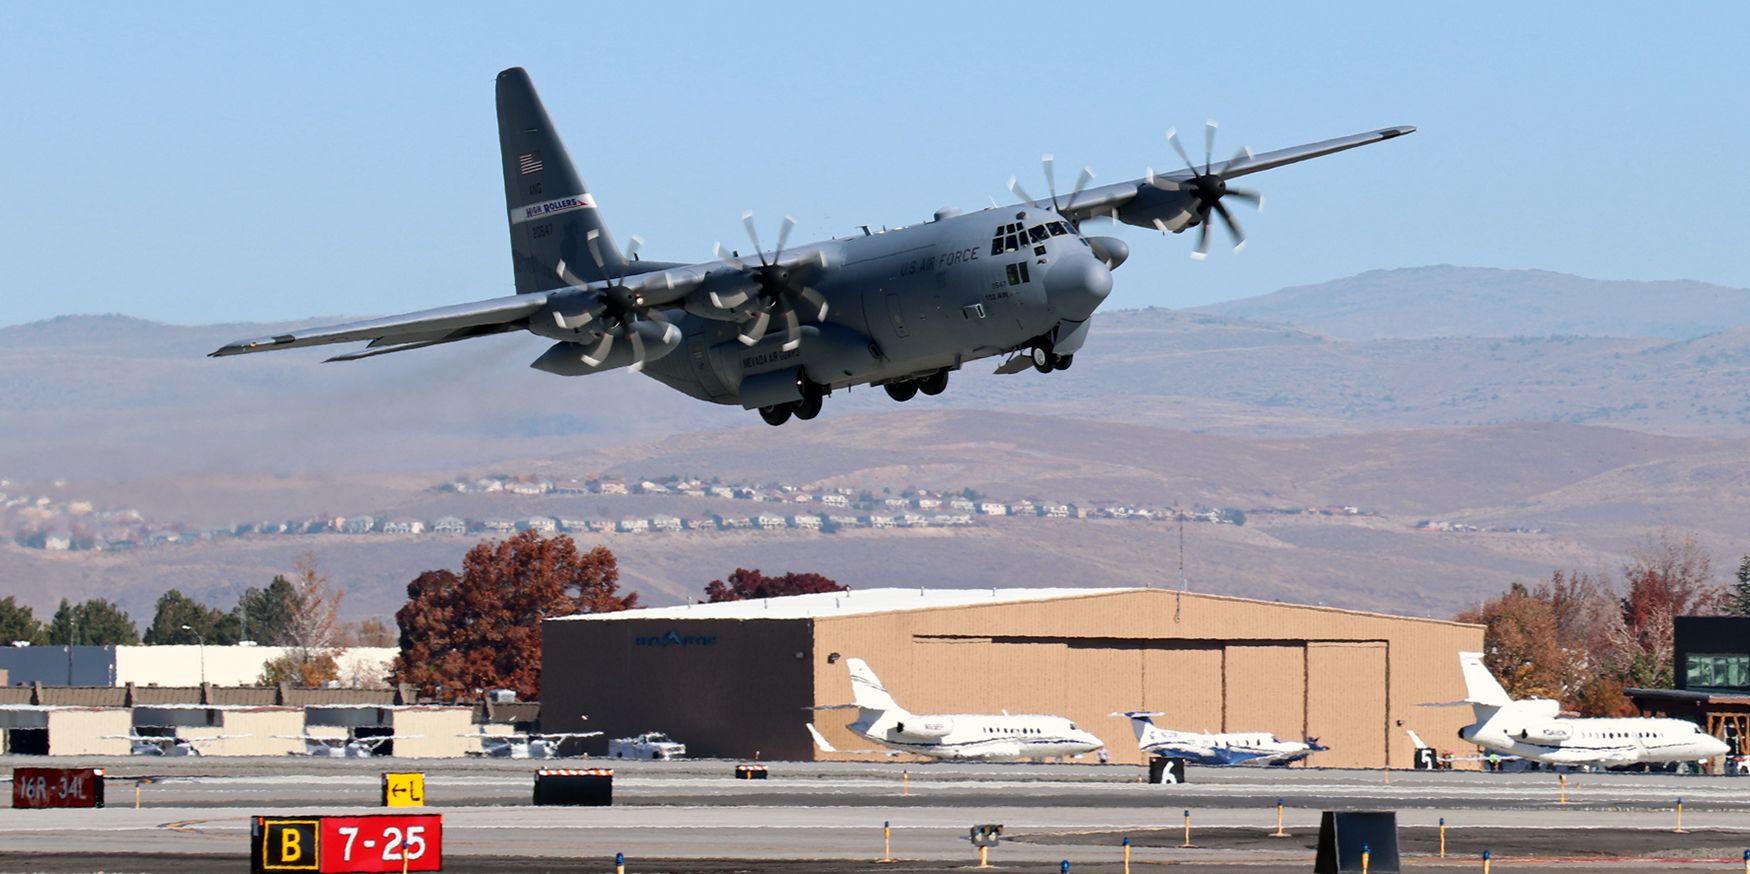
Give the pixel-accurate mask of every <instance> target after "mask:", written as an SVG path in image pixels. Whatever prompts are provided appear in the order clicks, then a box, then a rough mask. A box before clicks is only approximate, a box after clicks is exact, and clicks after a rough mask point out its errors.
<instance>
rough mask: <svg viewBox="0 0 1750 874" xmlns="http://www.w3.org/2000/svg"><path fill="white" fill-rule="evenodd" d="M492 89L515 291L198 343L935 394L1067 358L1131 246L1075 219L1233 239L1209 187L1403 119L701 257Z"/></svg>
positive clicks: (507, 90)
mask: <svg viewBox="0 0 1750 874" xmlns="http://www.w3.org/2000/svg"><path fill="white" fill-rule="evenodd" d="M497 103H498V136H499V147H500V158H501V161H502V163H503V171H504V193H505V199H506V202H507V205H508V207H509V224H510V239H511V255H512V262H513V265H514V268H515V277H516V294H514V295H510V296H506V297H497V298H492V299H489V300H482V301H477V302H474V303H464V304H458V305H455V306H446V307H439V308H437V309H430V310H424V311H421V312H415V313H408V314H405V315H398V316H389V317H386V318H380V319H372V320H369V321H362V322H354V323H350V324H344V325H335V326H330V327H318V328H310V329H304V330H297V331H291V332H288V333H285V334H280V335H276V336H272V337H260V338H255V339H249V340H240V341H237V342H235V343H230V344H228V345H226V346H224V347H222V348H220V349H219V350H217V351H215V352H213V353H212V354H213V355H214V356H225V355H238V354H243V353H247V352H263V351H268V350H273V349H294V348H298V347H302V346H318V345H323V344H329V343H345V342H354V341H365V342H366V343H367V346H366V348H364V349H363V350H359V351H354V352H349V353H346V354H343V355H337V356H335V357H333V358H329V359H327V360H329V361H356V360H358V359H362V358H369V357H373V356H376V355H384V354H387V353H390V352H402V351H407V350H411V349H423V348H425V347H428V346H436V345H438V344H441V343H453V342H456V341H459V340H467V339H470V338H474V337H481V336H486V335H489V334H498V333H503V332H507V331H528V332H529V333H532V334H535V335H537V336H540V337H544V338H546V339H548V340H551V341H554V342H553V345H552V346H551V347H549V348H548V349H547V351H546V352H545V353H543V354H542V355H541V356H540V357H539V358H537V359H535V361H534V362H533V363H532V364H531V365H530V366H531V367H534V368H536V369H537V370H542V371H546V372H548V373H553V374H558V375H560V376H582V375H586V374H593V373H600V372H602V371H605V370H612V369H615V368H620V367H629V368H631V369H632V370H635V371H641V372H643V373H644V374H645V375H646V376H650V377H652V378H654V379H656V380H657V381H659V382H661V383H663V384H665V385H667V386H669V387H670V388H673V389H676V390H678V391H681V392H684V393H686V394H688V395H691V396H692V397H695V398H698V399H700V400H705V401H711V402H713V403H719V404H740V405H741V406H742V407H743V408H744V409H750V410H751V409H757V410H759V412H760V415H761V417H763V418H764V419H765V421H766V422H768V423H770V424H773V425H781V424H783V423H784V422H786V421H788V420H789V419H790V417H791V416H795V417H796V418H798V419H812V418H814V417H815V416H816V415H818V414H819V413H820V410H821V402H822V399H823V398H825V397H826V396H828V395H830V394H832V393H833V392H834V391H838V390H841V389H843V390H848V389H850V388H851V387H852V386H857V385H865V384H867V385H878V386H881V387H883V388H884V389H885V390H886V392H887V394H888V395H889V396H891V397H892V398H893V399H894V400H896V401H907V400H910V399H912V398H913V397H915V396H916V395H917V394H918V393H919V392H922V393H924V394H926V395H936V394H941V393H942V391H944V390H945V389H946V388H947V386H948V376H949V374H950V373H952V372H953V371H955V370H958V369H960V368H961V367H963V366H964V365H966V364H967V363H969V362H971V361H975V360H978V359H981V358H988V357H992V356H999V355H1000V356H1007V357H1006V359H1005V360H1004V362H1003V363H1002V364H1001V365H1000V366H999V367H998V368H997V372H998V373H1009V374H1012V373H1019V372H1020V371H1023V370H1026V369H1027V368H1028V367H1029V366H1031V367H1033V368H1034V369H1035V370H1038V371H1039V372H1041V373H1049V372H1051V371H1053V370H1062V369H1068V368H1069V367H1070V365H1071V364H1072V363H1073V361H1074V358H1075V355H1076V352H1077V351H1078V350H1080V349H1081V348H1082V344H1083V343H1084V342H1086V340H1087V336H1088V319H1089V317H1090V316H1092V315H1093V313H1094V310H1095V309H1097V308H1098V307H1099V306H1100V303H1101V302H1102V301H1104V300H1105V299H1106V296H1107V294H1108V293H1110V292H1111V290H1112V272H1111V271H1112V270H1113V269H1114V268H1116V267H1118V266H1119V265H1121V264H1123V263H1124V260H1125V258H1126V257H1128V255H1129V251H1130V250H1129V247H1128V246H1127V245H1126V244H1125V243H1124V241H1122V240H1120V239H1118V238H1116V237H1109V236H1088V235H1084V234H1083V232H1082V225H1083V223H1084V222H1086V221H1088V220H1089V219H1092V218H1096V217H1105V218H1110V219H1113V220H1114V221H1117V222H1123V223H1125V224H1129V225H1136V226H1139V227H1145V228H1155V229H1158V230H1159V231H1161V232H1162V233H1163V234H1165V233H1179V232H1183V231H1185V230H1188V229H1190V228H1199V229H1200V232H1199V239H1198V243H1197V248H1196V250H1195V252H1194V253H1193V254H1194V257H1199V258H1200V257H1202V256H1204V255H1206V254H1207V253H1208V251H1209V244H1210V233H1209V228H1210V224H1211V223H1212V222H1213V221H1215V220H1219V221H1220V222H1221V223H1222V224H1223V225H1224V226H1225V227H1226V228H1227V230H1228V232H1229V234H1230V235H1231V236H1232V237H1233V239H1234V241H1235V248H1236V249H1237V248H1239V247H1240V246H1242V245H1244V242H1245V237H1244V235H1243V233H1242V232H1241V230H1240V226H1239V223H1238V222H1237V221H1236V220H1235V219H1234V218H1233V216H1232V214H1231V213H1230V212H1229V210H1228V208H1227V205H1226V204H1224V203H1223V200H1224V199H1227V198H1232V199H1234V200H1241V201H1246V202H1249V203H1252V204H1254V205H1262V202H1263V199H1262V197H1261V196H1260V195H1259V194H1258V193H1257V192H1254V191H1249V190H1245V189H1240V188H1231V187H1229V185H1228V183H1229V182H1230V181H1231V180H1234V179H1237V178H1240V177H1242V176H1248V175H1251V174H1253V173H1258V172H1261V171H1264V170H1269V169H1272V168H1275V167H1281V166H1284V165H1286V164H1293V163H1296V162H1298V161H1305V160H1308V159H1310V158H1317V157H1320V156H1323V155H1329V154H1332V153H1334V152H1340V151H1343V150H1345V149H1352V148H1355V147H1357V146H1364V145H1367V144H1369V143H1376V142H1379V141H1381V140H1388V139H1392V138H1394V137H1399V136H1403V135H1404V134H1408V133H1412V132H1414V131H1415V128H1414V127H1410V126H1407V125H1406V126H1400V127H1389V128H1383V129H1380V130H1376V131H1371V132H1368V133H1362V134H1356V135H1353V136H1347V137H1339V138H1337V139H1331V140H1325V141H1322V142H1317V143H1311V144H1308V145H1303V146H1296V147H1294V148H1289V149H1281V150H1279V151H1274V152H1266V153H1263V154H1256V155H1255V154H1252V153H1251V151H1250V150H1241V151H1240V152H1239V153H1238V154H1236V155H1234V156H1233V157H1232V158H1230V159H1228V160H1226V161H1223V162H1219V163H1218V162H1216V161H1215V160H1214V157H1213V155H1214V148H1215V123H1214V122H1210V123H1209V125H1208V127H1207V129H1206V133H1205V138H1204V160H1203V161H1202V162H1201V164H1199V163H1198V162H1196V161H1194V160H1192V158H1191V157H1190V155H1189V154H1187V152H1186V151H1185V148H1184V146H1183V145H1181V144H1180V142H1179V139H1178V136H1177V135H1176V134H1174V133H1171V132H1169V133H1168V142H1169V143H1170V144H1171V145H1172V147H1173V149H1174V150H1175V151H1176V152H1177V153H1178V155H1179V157H1180V158H1181V159H1182V160H1183V161H1184V163H1185V169H1183V170H1175V171H1172V172H1166V173H1155V172H1154V171H1152V170H1150V171H1149V172H1148V174H1147V175H1145V176H1143V177H1141V178H1137V179H1132V180H1129V181H1126V182H1118V183H1114V184H1110V185H1104V186H1099V187H1094V188H1089V187H1087V185H1088V183H1089V182H1090V181H1091V180H1092V178H1093V172H1092V171H1091V170H1088V169H1086V168H1084V169H1083V170H1082V172H1081V173H1080V174H1079V175H1078V177H1077V180H1076V183H1075V186H1074V189H1073V190H1072V191H1071V192H1070V193H1069V194H1068V195H1067V196H1059V195H1058V193H1057V186H1056V182H1055V179H1054V176H1053V172H1052V166H1053V165H1052V161H1051V159H1050V156H1046V160H1045V164H1044V168H1045V177H1046V180H1047V185H1048V188H1049V190H1050V196H1049V197H1046V198H1034V197H1032V196H1030V195H1029V194H1027V192H1026V191H1025V190H1024V189H1023V188H1022V186H1021V185H1019V184H1017V183H1015V182H1013V181H1011V183H1010V186H1009V187H1010V190H1011V191H1012V192H1013V193H1014V194H1015V196H1016V197H1018V198H1020V202H1019V203H1015V204H1012V205H1009V206H1003V207H992V208H990V209H984V210H980V211H977V212H972V213H962V212H961V211H959V210H956V209H953V208H944V209H941V210H938V211H937V212H936V213H935V215H934V217H933V218H932V219H931V220H930V221H927V222H924V223H922V224H918V225H913V226H910V227H901V228H894V229H892V230H887V229H882V230H880V231H875V230H871V229H869V228H868V227H864V228H863V230H862V233H860V234H856V235H853V236H849V237H843V238H834V239H830V240H824V241H821V242H816V243H808V244H805V245H799V246H791V245H789V242H790V239H789V237H790V231H791V229H792V228H793V227H794V226H795V223H796V221H795V219H794V218H791V217H789V216H786V217H785V218H784V220H783V222H782V223H781V224H780V225H779V227H778V231H777V237H776V241H777V245H776V246H774V247H773V248H772V249H771V250H769V251H768V250H766V249H764V248H763V247H762V246H761V244H760V237H759V233H758V225H757V223H756V222H755V221H754V218H753V216H752V214H751V213H747V214H743V216H742V221H743V224H744V225H745V226H746V229H747V234H748V237H749V239H750V240H751V242H752V244H753V248H752V249H751V250H750V253H749V254H743V253H742V252H739V251H734V250H727V251H726V250H723V249H722V248H721V247H719V249H718V252H717V253H716V255H717V257H715V258H713V259H712V260H709V261H704V262H699V263H682V262H664V261H648V260H643V259H641V258H639V256H638V252H637V249H638V245H639V243H640V241H639V239H638V238H637V237H632V238H631V240H630V242H631V245H630V246H629V247H628V248H627V249H626V250H624V251H622V250H621V249H620V247H619V246H618V245H616V244H615V242H614V238H613V236H612V235H611V234H610V233H609V232H608V227H607V225H606V223H605V222H604V221H603V219H602V213H601V210H600V209H599V207H598V205H597V203H596V200H595V197H594V196H593V195H591V194H590V192H589V189H588V188H586V187H585V186H584V184H583V180H582V179H581V178H580V177H579V176H578V174H577V171H576V169H575V168H574V167H573V166H572V163H571V159H570V157H569V156H568V154H567V152H566V150H565V147H564V145H563V144H562V143H561V142H560V139H559V135H558V133H557V132H556V131H555V130H554V127H553V122H552V121H551V120H550V119H549V118H548V116H547V111H546V108H545V107H544V106H543V105H542V103H541V99H540V97H539V95H537V94H536V92H535V88H534V85H533V84H532V83H531V81H530V79H529V75H528V73H526V72H524V71H523V69H522V68H520V67H513V68H511V69H508V70H505V71H503V72H501V73H499V74H498V85H497Z"/></svg>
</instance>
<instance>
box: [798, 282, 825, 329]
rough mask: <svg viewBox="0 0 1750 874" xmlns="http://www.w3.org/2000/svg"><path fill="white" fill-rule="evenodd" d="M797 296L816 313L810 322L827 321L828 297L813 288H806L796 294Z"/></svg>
mask: <svg viewBox="0 0 1750 874" xmlns="http://www.w3.org/2000/svg"><path fill="white" fill-rule="evenodd" d="M796 296H797V297H799V298H801V299H802V300H803V301H805V302H807V304H808V306H809V308H810V309H811V311H812V312H813V313H814V317H813V318H812V319H811V320H810V321H815V322H824V321H826V296H825V295H823V294H821V293H820V292H818V291H815V290H814V289H812V288H807V287H804V288H803V289H802V290H801V291H799V292H797V293H796Z"/></svg>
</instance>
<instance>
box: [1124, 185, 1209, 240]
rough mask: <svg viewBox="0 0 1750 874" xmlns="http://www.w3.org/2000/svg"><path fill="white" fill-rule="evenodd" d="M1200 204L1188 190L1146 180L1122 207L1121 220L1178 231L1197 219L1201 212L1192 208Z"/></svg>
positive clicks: (1141, 225)
mask: <svg viewBox="0 0 1750 874" xmlns="http://www.w3.org/2000/svg"><path fill="white" fill-rule="evenodd" d="M1196 204H1197V199H1196V198H1195V197H1193V196H1192V195H1191V193H1190V192H1188V191H1162V190H1161V189H1159V188H1156V187H1154V186H1153V185H1148V184H1144V185H1142V186H1141V187H1140V188H1139V189H1138V190H1137V192H1136V197H1135V198H1133V199H1132V200H1131V201H1130V202H1129V203H1127V204H1125V205H1124V206H1123V207H1121V208H1120V209H1119V210H1118V220H1119V221H1121V222H1123V223H1125V224H1127V225H1136V226H1137V227H1139V228H1153V229H1156V230H1168V231H1172V232H1174V233H1177V232H1179V231H1182V230H1184V229H1186V228H1188V227H1191V226H1192V225H1194V224H1195V223H1196V221H1197V214H1196V213H1195V212H1193V211H1192V208H1193V207H1195V206H1196Z"/></svg>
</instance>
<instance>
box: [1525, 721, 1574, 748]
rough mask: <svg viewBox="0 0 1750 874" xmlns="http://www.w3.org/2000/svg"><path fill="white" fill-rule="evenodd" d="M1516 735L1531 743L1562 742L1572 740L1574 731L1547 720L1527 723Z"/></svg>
mask: <svg viewBox="0 0 1750 874" xmlns="http://www.w3.org/2000/svg"><path fill="white" fill-rule="evenodd" d="M1518 737H1519V739H1520V740H1526V741H1531V742H1533V743H1563V742H1565V741H1569V740H1572V739H1573V737H1574V732H1573V730H1572V729H1570V728H1568V727H1567V726H1565V725H1562V724H1561V723H1559V722H1549V723H1544V724H1542V725H1528V726H1526V727H1524V728H1522V729H1520V730H1519V733H1518Z"/></svg>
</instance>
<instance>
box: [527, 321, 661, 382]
mask: <svg viewBox="0 0 1750 874" xmlns="http://www.w3.org/2000/svg"><path fill="white" fill-rule="evenodd" d="M627 330H631V331H637V332H638V336H639V339H640V340H641V341H642V345H643V346H644V350H643V360H644V361H646V362H649V361H655V360H656V359H658V358H661V357H663V356H664V355H667V354H668V353H670V352H673V351H674V350H676V349H678V348H680V345H681V332H680V329H679V328H676V327H675V326H674V325H672V324H670V323H668V322H653V321H639V322H634V323H632V327H631V328H630V329H621V330H620V333H621V334H624V333H626V331H627ZM594 348H595V345H594V344H593V343H572V342H569V341H561V342H558V343H554V344H553V346H552V347H551V348H549V349H548V350H547V351H546V352H544V353H542V354H541V357H539V358H537V359H535V360H534V361H533V362H532V363H530V364H529V366H530V367H533V368H534V369H536V370H544V371H546V372H548V373H551V374H555V375H557V376H588V375H589V374H592V373H601V372H602V371H604V370H613V369H614V368H616V367H627V366H629V365H632V364H634V363H637V361H638V358H639V351H638V348H637V346H635V345H633V343H632V341H631V340H630V339H628V338H626V337H623V336H620V337H616V338H615V340H614V343H613V345H612V346H610V347H609V348H608V350H607V352H606V353H605V354H603V355H602V360H601V361H600V362H599V363H596V364H591V363H590V362H589V361H588V360H586V356H587V355H589V353H590V351H591V350H592V349H594Z"/></svg>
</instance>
